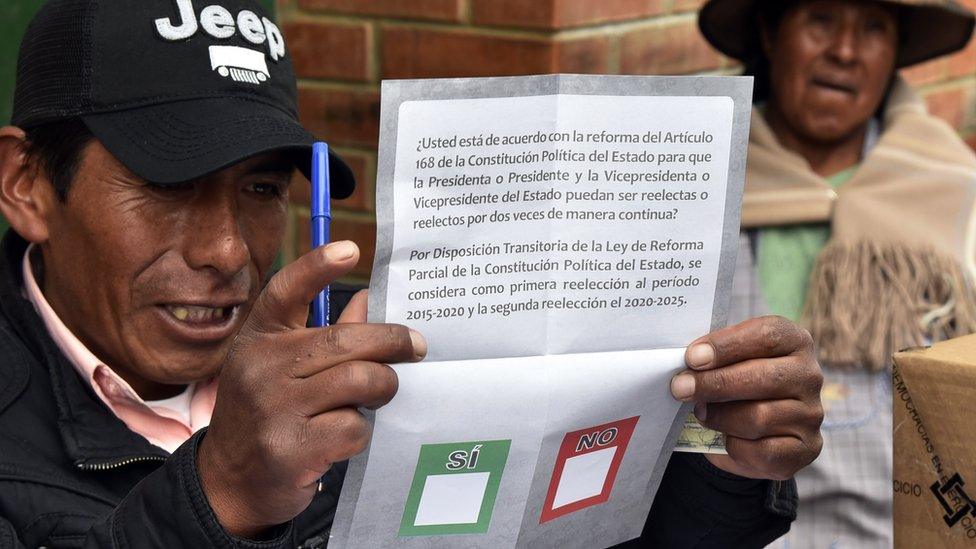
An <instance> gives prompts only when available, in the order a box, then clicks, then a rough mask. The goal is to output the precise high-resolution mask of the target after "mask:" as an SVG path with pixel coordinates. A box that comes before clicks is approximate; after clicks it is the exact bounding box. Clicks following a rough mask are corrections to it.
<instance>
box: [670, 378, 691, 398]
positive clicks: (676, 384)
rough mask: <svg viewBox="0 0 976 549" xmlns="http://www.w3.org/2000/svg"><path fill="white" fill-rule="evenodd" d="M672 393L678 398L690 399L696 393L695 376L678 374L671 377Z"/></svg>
mask: <svg viewBox="0 0 976 549" xmlns="http://www.w3.org/2000/svg"><path fill="white" fill-rule="evenodd" d="M671 394H672V395H674V398H676V399H678V400H688V399H689V398H691V397H692V395H694V394H695V376H693V375H691V374H678V375H676V376H674V377H673V378H671Z"/></svg>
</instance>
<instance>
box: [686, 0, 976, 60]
mask: <svg viewBox="0 0 976 549" xmlns="http://www.w3.org/2000/svg"><path fill="white" fill-rule="evenodd" d="M874 1H877V2H879V3H881V4H889V5H893V6H896V7H897V8H898V11H899V12H900V13H901V14H903V17H901V19H900V21H901V22H902V24H906V23H907V28H906V29H903V32H902V41H901V42H900V43H899V45H898V58H897V60H896V67H898V68H902V67H907V66H909V65H914V64H916V63H921V62H923V61H927V60H929V59H933V58H935V57H939V56H941V55H946V54H948V53H952V52H954V51H958V50H960V49H962V48H964V47H966V44H967V43H968V42H969V39H970V38H971V37H972V35H973V26H974V25H976V16H974V14H973V12H972V11H970V10H968V9H966V8H964V7H963V6H961V5H959V4H957V3H956V2H954V1H952V0H874ZM762 4H763V0H710V1H709V2H708V3H707V4H705V6H704V7H702V9H701V13H700V14H699V17H698V26H699V27H700V28H701V32H702V34H703V35H704V36H705V38H706V39H707V40H708V41H709V42H710V43H711V44H712V46H713V47H715V49H717V50H718V51H720V52H722V53H724V54H725V55H728V56H729V57H733V58H735V59H738V60H740V61H745V62H750V61H753V60H754V58H755V56H756V54H757V52H759V51H760V38H759V37H760V29H759V20H758V10H759V8H760V7H761V6H762Z"/></svg>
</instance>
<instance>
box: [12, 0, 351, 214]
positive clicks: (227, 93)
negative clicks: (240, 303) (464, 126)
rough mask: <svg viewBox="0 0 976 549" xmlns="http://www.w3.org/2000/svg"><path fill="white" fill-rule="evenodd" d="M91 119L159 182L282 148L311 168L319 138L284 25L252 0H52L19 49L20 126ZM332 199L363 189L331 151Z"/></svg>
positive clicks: (100, 134)
mask: <svg viewBox="0 0 976 549" xmlns="http://www.w3.org/2000/svg"><path fill="white" fill-rule="evenodd" d="M76 117H77V118H80V119H81V120H83V121H84V123H85V125H86V126H87V127H88V128H89V129H90V130H91V132H92V134H94V135H95V137H96V138H98V140H99V141H101V143H102V144H103V145H104V146H105V148H107V149H108V150H109V151H110V152H111V153H112V154H113V155H114V156H115V157H116V158H117V159H118V160H119V161H120V162H122V164H124V165H125V166H126V167H127V168H129V169H130V170H131V171H132V172H134V173H135V174H136V175H138V176H140V177H142V178H144V179H146V180H148V181H151V182H153V183H156V184H159V185H167V184H176V183H181V182H184V181H189V180H191V179H196V178H198V177H201V176H204V175H207V174H210V173H213V172H216V171H219V170H221V169H224V168H226V167H228V166H232V165H234V164H237V163H239V162H241V161H243V160H245V159H247V158H250V157H252V156H254V155H257V154H260V153H263V152H268V151H275V150H281V151H286V152H289V153H291V154H292V155H293V157H294V158H295V162H296V164H297V166H298V167H299V169H301V170H302V172H303V173H305V174H306V176H307V175H308V174H309V171H310V169H311V151H312V143H313V142H314V141H315V138H314V137H313V136H312V135H311V134H310V133H309V132H308V131H307V130H305V128H303V127H302V126H301V124H300V123H299V122H298V92H297V89H296V84H295V74H294V71H293V69H292V63H291V55H290V52H289V51H288V49H287V47H286V45H285V41H284V38H283V37H282V34H281V30H280V29H279V28H278V26H277V25H276V24H275V23H274V22H273V21H272V20H271V17H270V16H269V15H268V14H267V13H266V12H265V10H264V9H262V7H261V6H260V5H259V4H257V3H256V2H254V1H253V0H51V1H49V2H47V3H46V4H45V5H44V6H43V7H42V8H41V9H40V11H39V12H38V13H37V15H35V16H34V19H33V20H32V21H31V23H30V25H29V26H28V28H27V32H26V34H25V35H24V39H23V42H22V43H21V47H20V56H19V59H18V64H17V85H16V90H15V92H14V105H13V116H12V119H11V123H12V124H14V125H15V126H19V127H21V128H24V129H29V128H31V127H34V126H39V125H42V124H46V123H50V122H55V121H58V120H64V119H67V118H76ZM330 176H331V188H332V197H333V198H345V197H347V196H349V195H350V194H352V191H353V189H354V187H355V180H354V179H353V175H352V172H351V170H350V169H349V167H348V166H347V165H346V164H345V163H344V162H343V161H342V160H341V159H340V158H339V157H338V156H335V155H334V154H331V153H330Z"/></svg>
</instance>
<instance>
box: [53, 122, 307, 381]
mask: <svg viewBox="0 0 976 549" xmlns="http://www.w3.org/2000/svg"><path fill="white" fill-rule="evenodd" d="M291 173H292V164H290V163H289V162H288V161H287V159H286V158H285V157H284V156H283V155H281V154H279V153H271V154H265V155H262V156H258V157H255V158H253V159H250V160H248V161H245V162H242V163H241V164H238V165H236V166H233V167H230V168H227V169H225V170H223V171H220V172H218V173H216V174H214V175H211V176H207V177H205V178H202V179H200V180H197V181H193V182H189V183H186V184H184V185H180V186H177V187H175V188H164V187H158V186H154V185H151V184H149V183H147V182H145V181H144V180H141V179H140V178H138V177H137V176H135V175H134V174H132V173H131V172H129V171H128V170H127V169H126V168H125V167H124V166H122V165H121V164H120V163H119V162H118V161H117V160H116V159H115V158H114V157H113V156H112V155H111V154H110V153H109V152H108V151H107V150H106V149H105V148H104V147H103V146H102V145H101V144H100V143H98V142H97V141H96V142H93V143H92V144H90V145H89V146H88V147H87V148H86V149H85V151H84V154H83V156H82V161H81V162H80V165H79V169H78V173H77V176H76V178H75V180H74V182H73V183H72V187H71V189H70V191H69V193H68V198H67V200H66V201H65V202H64V203H58V204H57V205H56V206H55V209H54V211H53V213H52V215H51V216H50V219H49V220H48V225H49V232H50V239H49V240H48V241H47V242H46V243H43V244H42V245H41V250H42V253H43V259H44V267H45V273H44V282H43V284H44V286H43V288H44V293H45V296H46V297H47V299H48V300H49V301H50V302H51V304H52V306H53V307H54V309H55V311H57V312H58V314H59V316H61V318H62V320H63V321H64V322H65V324H66V325H67V326H68V328H69V329H71V330H72V332H73V333H75V334H76V335H77V336H78V337H79V339H81V341H82V342H83V343H84V344H85V345H86V346H87V347H88V348H89V349H90V350H91V351H92V352H93V353H94V354H95V355H96V356H97V357H99V358H100V359H101V360H102V361H104V362H105V363H106V364H108V365H109V366H110V367H112V368H113V369H115V370H116V371H117V372H119V374H120V375H122V376H123V377H124V378H126V379H127V380H129V381H130V383H132V382H133V381H135V383H133V385H134V388H135V389H136V391H138V392H140V394H142V396H144V397H147V398H152V397H153V395H152V393H153V392H158V391H159V390H160V385H163V386H165V385H168V384H185V383H189V382H193V381H198V380H202V379H206V378H208V377H210V376H213V375H215V374H216V373H217V371H218V369H219V367H220V365H221V363H222V361H223V359H224V357H225V356H226V354H227V352H228V350H229V347H230V344H231V342H232V340H233V338H234V335H235V334H236V333H237V331H238V329H239V328H240V326H241V323H242V322H243V320H244V318H246V316H247V314H248V311H249V310H250V306H251V304H253V302H254V300H255V299H256V298H257V296H258V293H259V292H260V290H261V288H262V285H263V282H264V280H265V277H266V276H267V275H268V270H269V269H270V268H271V265H272V263H273V262H274V259H275V257H276V255H277V253H278V250H279V247H280V245H281V242H282V240H283V237H284V231H285V224H286V212H287V195H288V184H289V181H290V175H291ZM127 374H128V375H127ZM139 380H144V382H140V381H139ZM138 385H142V387H139V386H138ZM145 393H149V394H145Z"/></svg>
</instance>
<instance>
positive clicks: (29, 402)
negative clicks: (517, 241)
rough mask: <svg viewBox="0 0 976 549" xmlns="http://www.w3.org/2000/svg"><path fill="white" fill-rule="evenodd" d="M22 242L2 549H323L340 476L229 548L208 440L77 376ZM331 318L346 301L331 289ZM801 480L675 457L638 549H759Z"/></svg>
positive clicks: (11, 302)
mask: <svg viewBox="0 0 976 549" xmlns="http://www.w3.org/2000/svg"><path fill="white" fill-rule="evenodd" d="M25 249H26V243H25V242H24V241H23V240H22V239H21V238H20V237H18V236H17V235H15V234H14V233H13V232H12V231H10V232H8V233H7V235H6V237H5V238H4V240H3V244H2V246H0V549H6V548H8V547H14V548H21V547H31V548H34V547H50V548H54V547H112V548H123V547H132V548H139V547H165V548H178V547H188V548H203V547H234V548H237V547H240V548H255V549H257V548H261V549H265V548H279V547H281V548H285V547H302V548H304V549H310V548H317V547H324V546H325V544H326V541H327V539H328V532H329V528H330V526H331V523H332V516H333V513H334V511H335V506H336V501H337V499H338V494H339V490H340V488H341V485H342V476H343V473H344V470H345V467H344V464H340V465H337V466H336V467H334V468H333V470H332V471H330V472H329V474H328V475H327V476H326V478H325V482H324V485H325V486H326V489H325V490H324V491H323V492H321V493H320V494H318V496H317V497H316V498H315V499H314V501H313V502H312V505H311V506H310V507H309V509H307V510H306V511H305V512H303V513H302V514H301V515H299V516H298V517H297V518H296V519H295V520H294V521H292V522H291V523H289V524H286V525H282V526H281V527H279V529H278V530H277V531H275V532H271V533H270V534H269V536H268V538H267V539H265V540H263V541H260V542H258V541H247V540H242V539H236V538H233V537H232V536H229V535H228V534H227V533H226V532H225V531H224V530H223V529H222V528H221V526H220V524H219V523H218V522H217V520H216V518H215V517H214V514H213V512H212V511H211V509H210V507H209V505H208V503H207V499H206V496H205V495H204V493H203V490H202V488H201V486H200V479H199V477H198V476H197V470H196V464H195V459H194V458H195V455H196V449H197V446H198V444H199V442H200V439H201V438H202V437H203V436H205V435H206V431H205V430H204V431H201V432H199V433H197V434H196V435H194V436H193V438H191V439H190V440H189V441H187V443H186V444H184V445H183V446H181V447H180V448H179V449H178V450H177V451H176V452H175V453H174V454H173V455H171V456H170V455H167V453H166V452H165V451H163V450H161V449H160V448H157V447H155V446H153V445H151V444H149V442H147V441H146V440H145V439H144V438H142V437H141V436H139V435H137V434H135V433H133V432H131V431H129V430H128V429H127V428H126V426H125V424H123V423H122V422H121V421H119V420H118V419H116V418H115V416H114V415H112V413H111V412H110V411H109V410H108V409H107V408H106V407H105V406H104V405H103V404H102V403H101V401H100V400H99V399H98V398H97V397H96V395H95V394H94V393H93V392H92V390H91V389H90V387H88V386H87V384H86V383H85V382H84V381H83V380H82V379H81V378H80V376H78V375H77V374H76V373H75V370H74V368H73V367H72V366H71V364H69V363H68V361H67V359H66V358H65V357H64V356H63V355H62V354H61V352H60V351H59V350H58V348H57V346H56V345H55V344H54V342H53V341H52V340H51V338H50V337H49V335H48V334H47V332H46V331H45V329H44V325H43V323H42V321H41V319H40V318H39V317H38V316H37V314H36V312H35V311H34V309H33V307H32V305H31V304H30V302H29V301H27V300H26V299H25V298H24V297H23V295H22V290H21V288H22V282H23V281H22V278H21V271H20V265H21V261H22V258H23V254H24V251H25ZM332 295H333V298H334V304H333V307H332V309H333V311H338V310H340V309H341V307H342V306H344V305H345V304H346V303H347V302H348V299H349V297H350V296H351V291H347V290H336V291H333V293H332ZM795 509H796V494H795V488H794V485H793V483H792V482H788V483H773V482H766V481H752V480H745V479H740V478H738V477H734V476H732V475H728V474H725V473H723V472H721V471H719V470H717V469H715V468H713V467H711V466H710V465H709V464H708V462H707V461H706V460H704V459H703V458H701V457H700V456H696V455H683V454H675V456H674V457H673V458H672V459H671V463H670V464H669V466H668V470H667V472H666V473H665V477H664V481H663V484H662V486H661V489H660V491H659V492H658V496H657V500H656V501H655V505H654V508H653V509H652V511H651V515H650V517H649V519H648V522H647V524H646V526H645V532H644V537H643V538H641V540H636V541H635V542H632V543H631V544H630V545H631V546H639V547H653V546H657V547H761V546H763V545H765V544H766V543H768V542H769V541H772V540H773V539H775V538H776V537H778V536H780V535H782V534H783V533H785V532H786V531H787V530H788V529H789V523H790V521H791V520H792V519H793V518H794V517H795Z"/></svg>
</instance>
